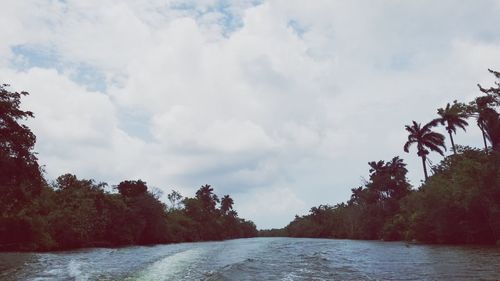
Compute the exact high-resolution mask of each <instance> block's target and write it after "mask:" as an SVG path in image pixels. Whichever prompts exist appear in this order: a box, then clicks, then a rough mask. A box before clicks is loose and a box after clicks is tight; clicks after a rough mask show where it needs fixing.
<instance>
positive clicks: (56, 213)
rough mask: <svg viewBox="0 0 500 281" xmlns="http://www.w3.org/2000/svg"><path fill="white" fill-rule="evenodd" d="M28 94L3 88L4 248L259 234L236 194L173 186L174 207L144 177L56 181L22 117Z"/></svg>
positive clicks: (0, 178)
mask: <svg viewBox="0 0 500 281" xmlns="http://www.w3.org/2000/svg"><path fill="white" fill-rule="evenodd" d="M27 94H28V93H27V92H12V91H9V90H8V85H6V84H3V85H0V250H39V251H44V250H56V249H57V250H60V249H72V248H78V247H95V246H106V247H111V246H112V247H114V246H125V245H147V244H157V243H172V242H192V241H206V240H222V239H231V238H241V237H253V236H256V235H257V230H256V227H255V224H254V223H253V222H251V221H249V220H245V219H242V218H239V217H238V214H237V212H236V211H235V210H234V209H233V205H234V201H233V199H232V198H231V197H230V196H229V195H224V196H223V197H222V198H220V199H219V197H218V196H217V195H216V194H215V193H214V189H213V188H212V187H211V186H210V185H203V186H201V187H200V188H199V189H198V191H197V192H196V194H195V196H194V197H183V196H182V195H181V194H180V193H179V192H177V191H172V192H171V193H170V194H168V196H167V198H168V201H169V204H165V203H163V202H161V201H160V200H159V198H160V196H161V192H160V191H159V190H158V189H157V190H155V189H151V188H148V186H147V184H146V182H144V181H142V180H125V181H122V182H120V183H119V184H118V185H116V186H113V187H110V186H108V184H106V183H103V182H96V181H95V180H92V179H80V178H78V177H77V176H75V175H72V174H65V175H61V176H59V177H58V178H57V179H56V180H55V181H52V182H48V181H47V180H46V179H45V178H44V177H43V171H42V167H40V165H39V164H38V159H37V157H36V154H35V153H34V152H33V147H34V145H35V141H36V137H35V135H34V134H33V132H31V130H30V129H29V128H28V127H27V126H26V125H24V124H22V123H21V122H20V121H22V120H25V119H27V118H33V117H34V115H33V113H32V112H30V111H23V110H21V108H20V104H21V97H22V96H25V95H27Z"/></svg>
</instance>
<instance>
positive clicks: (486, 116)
mask: <svg viewBox="0 0 500 281" xmlns="http://www.w3.org/2000/svg"><path fill="white" fill-rule="evenodd" d="M488 71H489V72H490V73H492V74H493V75H494V76H495V77H496V78H497V79H500V72H497V71H493V70H491V69H488ZM495 85H496V87H490V88H487V89H486V88H483V87H482V86H481V85H479V84H478V85H477V86H478V87H479V90H480V91H481V92H483V93H484V94H485V95H484V96H480V97H477V98H476V99H475V100H474V101H473V102H471V103H470V104H469V106H468V107H467V110H468V113H469V114H470V115H471V116H474V117H475V118H476V119H477V125H478V127H479V129H481V132H482V135H483V142H484V149H485V151H488V144H487V143H486V140H489V141H490V143H491V146H492V148H493V150H498V149H499V146H500V116H499V114H498V107H499V106H500V82H495Z"/></svg>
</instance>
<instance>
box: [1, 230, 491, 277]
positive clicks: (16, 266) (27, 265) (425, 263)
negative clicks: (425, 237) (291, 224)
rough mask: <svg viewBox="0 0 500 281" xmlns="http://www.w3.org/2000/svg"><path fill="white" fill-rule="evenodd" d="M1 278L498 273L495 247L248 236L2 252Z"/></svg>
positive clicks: (477, 274) (389, 275) (476, 274)
mask: <svg viewBox="0 0 500 281" xmlns="http://www.w3.org/2000/svg"><path fill="white" fill-rule="evenodd" d="M0 280H176V281H177V280H189V281H191V280H259V281H260V280H500V248H498V247H479V246H436V245H415V244H412V245H407V244H405V243H403V242H379V241H355V240H330V239H302V238H297V239H294V238H252V239H237V240H228V241H222V242H202V243H181V244H170V245H156V246H150V247H125V248H117V249H107V248H93V249H82V250H76V251H64V252H49V253H0Z"/></svg>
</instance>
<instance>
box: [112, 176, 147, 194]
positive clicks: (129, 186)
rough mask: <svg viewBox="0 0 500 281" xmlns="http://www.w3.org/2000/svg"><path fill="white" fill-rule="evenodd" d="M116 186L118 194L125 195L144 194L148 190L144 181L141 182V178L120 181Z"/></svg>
mask: <svg viewBox="0 0 500 281" xmlns="http://www.w3.org/2000/svg"><path fill="white" fill-rule="evenodd" d="M116 188H117V189H118V191H119V192H120V194H121V195H123V196H125V197H134V196H138V195H142V194H145V193H146V191H147V190H148V187H147V186H146V182H143V181H142V180H137V181H135V180H132V181H130V180H127V181H122V182H120V184H118V186H116Z"/></svg>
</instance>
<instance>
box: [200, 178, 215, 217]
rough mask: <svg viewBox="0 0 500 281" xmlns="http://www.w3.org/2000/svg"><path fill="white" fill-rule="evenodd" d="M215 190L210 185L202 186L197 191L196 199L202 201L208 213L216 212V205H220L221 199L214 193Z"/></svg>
mask: <svg viewBox="0 0 500 281" xmlns="http://www.w3.org/2000/svg"><path fill="white" fill-rule="evenodd" d="M213 192H214V189H213V188H212V187H211V186H210V185H209V184H206V185H202V186H201V187H200V189H198V191H196V198H197V199H198V200H200V201H201V202H202V204H203V208H204V210H205V211H206V212H207V213H212V212H214V211H215V205H217V203H219V198H218V197H217V195H216V194H214V193H213Z"/></svg>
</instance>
